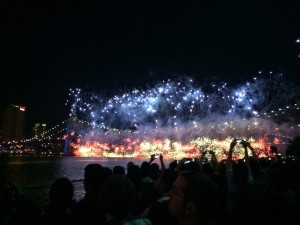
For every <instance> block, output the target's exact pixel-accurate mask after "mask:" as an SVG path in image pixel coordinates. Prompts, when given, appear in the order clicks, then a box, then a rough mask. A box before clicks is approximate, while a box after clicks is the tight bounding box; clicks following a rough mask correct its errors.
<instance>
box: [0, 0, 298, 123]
mask: <svg viewBox="0 0 300 225" xmlns="http://www.w3.org/2000/svg"><path fill="white" fill-rule="evenodd" d="M299 2H300V1H289V0H287V1H282V0H243V1H241V0H231V1H227V0H209V1H208V0H207V1H199V0H195V1H188V0H186V1H177V0H172V1H161V0H160V1H155V0H151V1H150V0H149V1H124V0H119V1H113V0H108V1H97V0H89V1H74V0H72V1H71V0H70V1H67V0H66V1H61V0H43V1H23V0H17V1H14V2H12V1H6V3H3V2H2V3H1V7H0V8H2V9H1V11H2V12H1V22H2V24H1V28H0V29H1V39H0V47H1V49H0V50H1V55H0V60H1V61H0V83H1V89H0V113H2V112H3V110H4V109H5V108H6V105H7V104H11V103H12V104H23V105H25V106H26V108H27V112H26V113H27V127H30V128H31V127H32V124H33V123H34V122H46V123H47V124H48V127H51V126H53V125H56V124H57V123H59V122H61V121H63V120H64V119H65V118H66V117H67V112H68V110H69V109H68V108H67V107H66V106H65V105H64V103H65V101H66V99H67V95H68V90H69V88H74V87H80V88H90V89H95V90H102V91H107V92H114V91H115V90H119V89H120V88H131V87H137V88H139V87H144V86H145V84H153V83H155V82H157V81H162V80H163V79H166V78H172V77H176V76H180V75H189V76H192V77H194V78H195V79H196V80H197V81H199V82H201V80H202V79H206V78H207V77H219V79H220V80H236V82H240V81H242V80H243V79H247V78H250V77H252V75H253V74H256V72H257V71H258V70H266V71H267V70H272V71H275V72H284V73H286V74H288V75H290V76H296V75H295V74H297V73H298V74H299V68H300V59H299V58H298V54H299V52H300V51H299V45H298V46H297V44H296V43H295V41H296V39H297V38H300V13H299V12H300V3H299Z"/></svg>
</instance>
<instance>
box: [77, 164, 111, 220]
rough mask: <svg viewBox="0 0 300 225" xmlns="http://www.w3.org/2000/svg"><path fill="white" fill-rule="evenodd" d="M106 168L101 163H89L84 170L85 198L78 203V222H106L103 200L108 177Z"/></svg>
mask: <svg viewBox="0 0 300 225" xmlns="http://www.w3.org/2000/svg"><path fill="white" fill-rule="evenodd" d="M107 176H108V175H106V170H105V169H104V168H103V167H102V166H101V165H100V164H88V165H87V166H86V167H85V170H84V189H85V195H84V197H83V199H81V200H79V201H78V202H77V204H76V208H75V209H76V214H75V218H76V219H75V222H76V224H80V225H82V224H86V225H93V224H95V225H96V224H97V225H99V224H104V223H105V222H106V218H105V212H104V208H103V205H102V202H101V200H100V199H101V196H100V195H101V189H102V186H103V183H104V181H105V180H106V179H107Z"/></svg>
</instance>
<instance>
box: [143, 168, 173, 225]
mask: <svg viewBox="0 0 300 225" xmlns="http://www.w3.org/2000/svg"><path fill="white" fill-rule="evenodd" d="M176 178H177V174H176V172H175V171H174V170H170V169H165V170H164V172H163V173H162V174H161V176H160V177H159V178H158V179H157V180H156V182H155V184H154V188H155V190H156V191H157V193H158V197H157V198H156V199H155V201H154V202H153V203H152V204H150V205H149V207H147V208H146V209H145V210H144V212H143V213H142V214H141V216H142V217H145V218H148V219H149V220H150V221H151V223H152V224H153V225H160V224H168V225H174V224H177V222H176V221H175V219H174V217H173V216H172V215H171V214H170V212H169V211H168V204H169V199H170V198H169V196H168V192H169V191H170V189H171V187H172V185H173V183H174V181H175V180H176Z"/></svg>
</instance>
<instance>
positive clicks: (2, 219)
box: [0, 176, 42, 225]
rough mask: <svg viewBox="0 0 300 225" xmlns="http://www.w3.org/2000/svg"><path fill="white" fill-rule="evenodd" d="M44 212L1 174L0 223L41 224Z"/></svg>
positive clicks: (6, 224) (13, 224)
mask: <svg viewBox="0 0 300 225" xmlns="http://www.w3.org/2000/svg"><path fill="white" fill-rule="evenodd" d="M41 220H42V212H41V211H40V210H39V209H38V208H37V207H36V206H35V205H34V204H33V203H32V202H31V201H29V200H28V199H27V198H26V196H24V195H22V194H21V193H20V191H19V190H18V189H17V187H16V186H15V185H14V184H13V183H11V182H9V181H8V180H7V179H5V178H4V177H2V176H0V224H1V225H2V224H4V225H40V224H41Z"/></svg>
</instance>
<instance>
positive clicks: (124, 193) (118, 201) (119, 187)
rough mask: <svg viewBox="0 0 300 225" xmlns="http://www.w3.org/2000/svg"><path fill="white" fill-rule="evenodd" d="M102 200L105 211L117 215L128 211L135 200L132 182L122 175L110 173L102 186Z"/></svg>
mask: <svg viewBox="0 0 300 225" xmlns="http://www.w3.org/2000/svg"><path fill="white" fill-rule="evenodd" d="M102 200H103V204H104V208H105V210H106V212H108V213H109V214H110V215H112V216H118V215H122V214H125V213H128V212H130V210H131V209H132V207H133V205H134V202H135V187H134V184H133V182H132V181H131V180H130V179H129V178H127V177H126V176H123V175H112V176H111V177H109V178H108V179H107V180H106V182H105V183H104V186H103V193H102Z"/></svg>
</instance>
